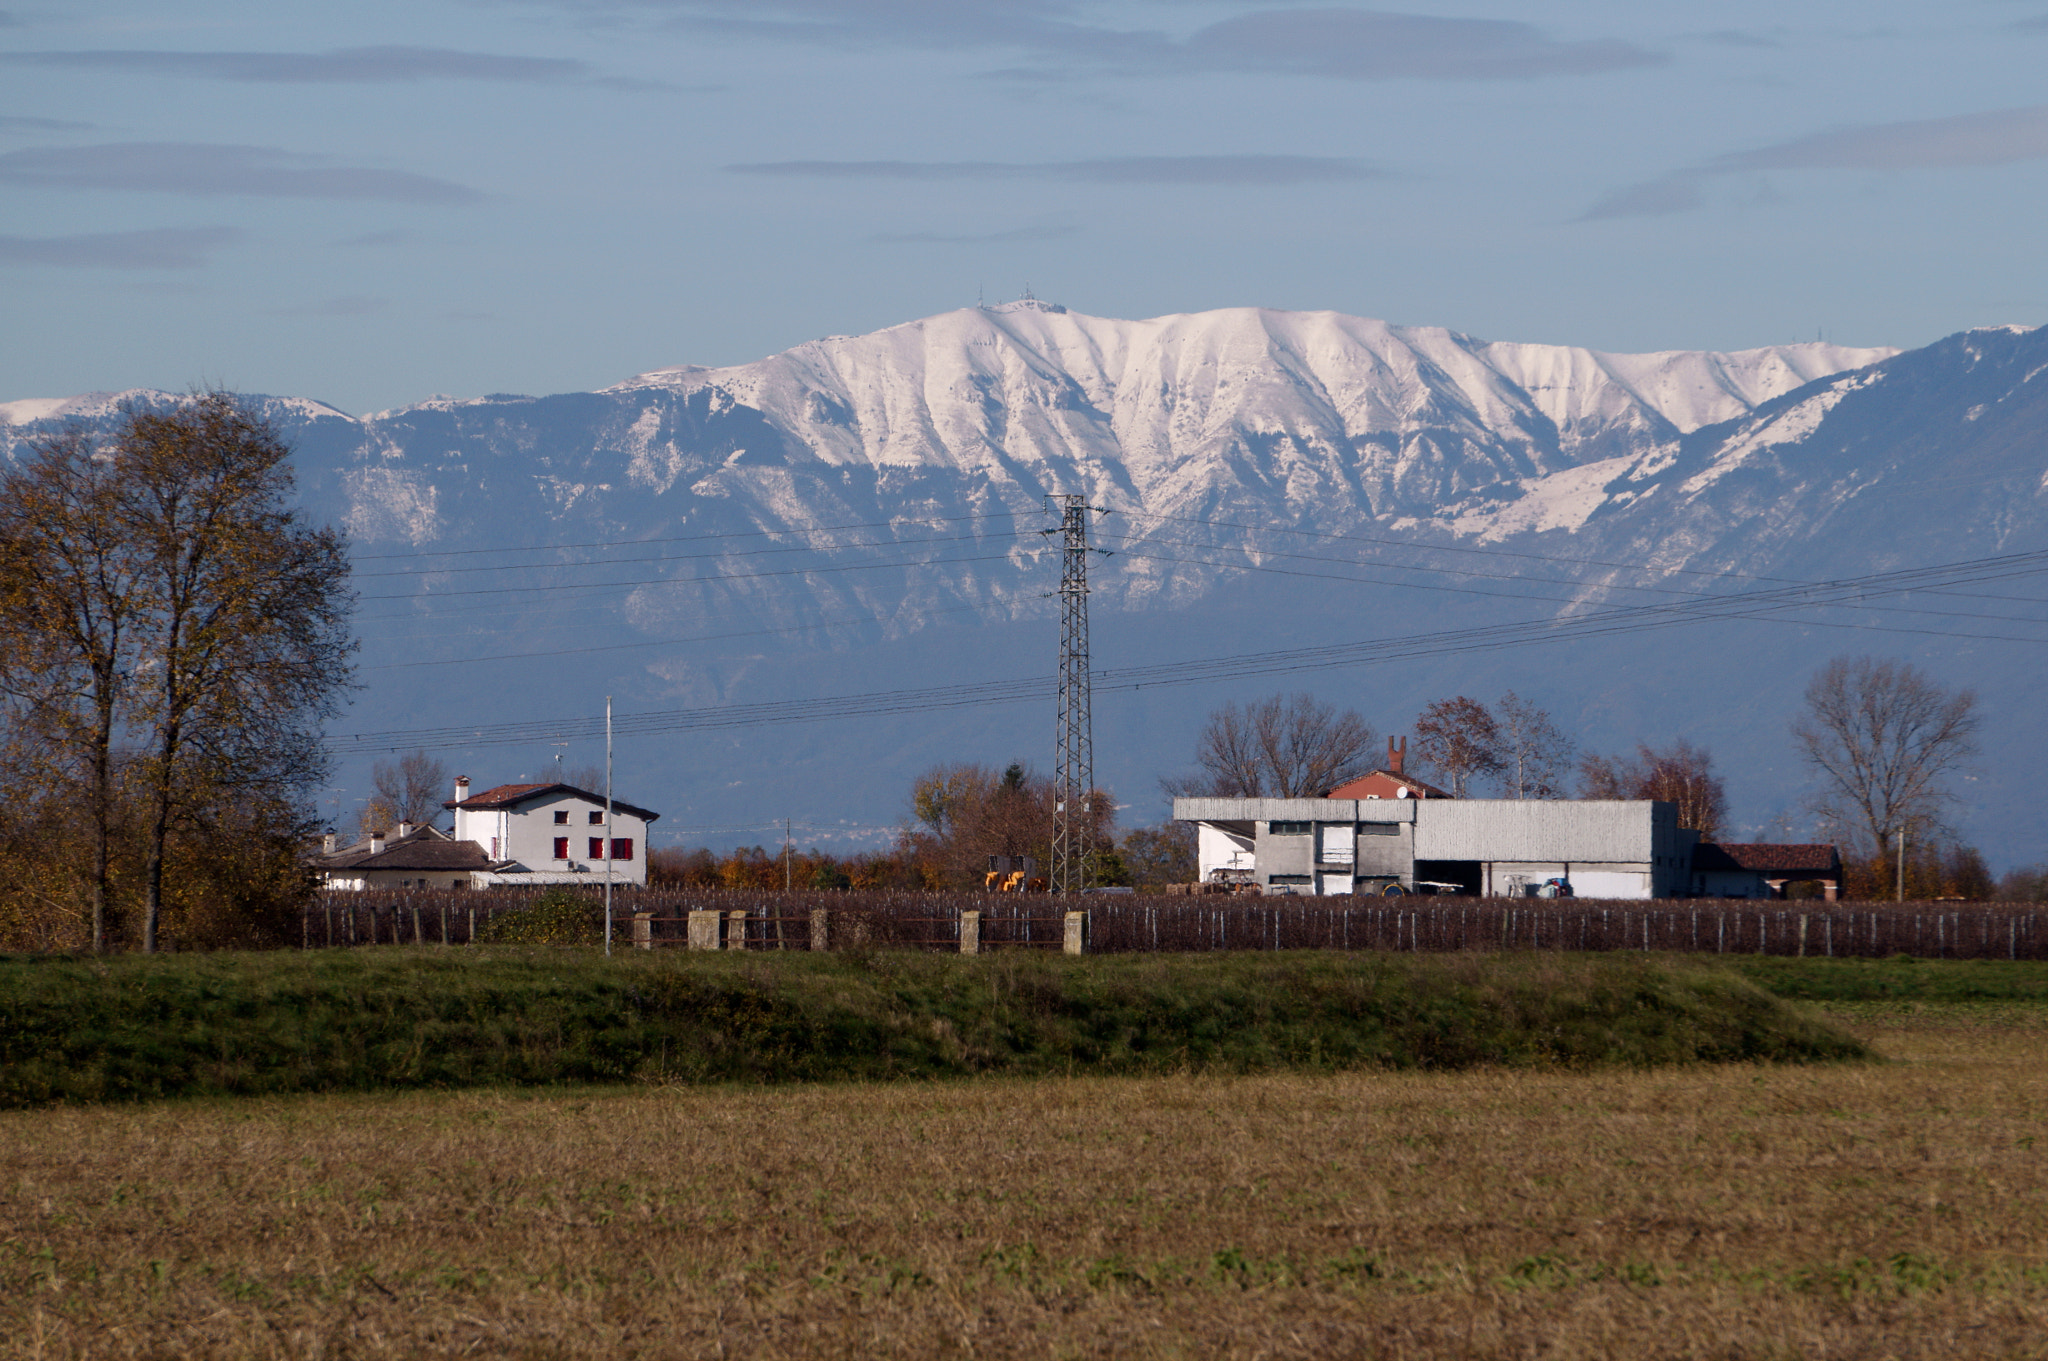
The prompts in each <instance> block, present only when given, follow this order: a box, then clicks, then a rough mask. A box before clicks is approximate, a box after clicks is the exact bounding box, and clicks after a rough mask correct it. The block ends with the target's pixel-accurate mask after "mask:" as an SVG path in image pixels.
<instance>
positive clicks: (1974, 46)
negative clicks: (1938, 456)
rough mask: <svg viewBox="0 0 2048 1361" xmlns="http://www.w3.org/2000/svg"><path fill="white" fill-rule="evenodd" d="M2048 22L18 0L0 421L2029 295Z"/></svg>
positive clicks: (1612, 13) (1799, 330)
mask: <svg viewBox="0 0 2048 1361" xmlns="http://www.w3.org/2000/svg"><path fill="white" fill-rule="evenodd" d="M2044 73H2048V0H1950V2H1949V3H1943V4H1935V3H1882V2H1879V3H1857V4H1846V3H1807V4H1800V5H1785V4H1783V3H1775V4H1765V3H1752V2H1751V0H1736V2H1735V3H1724V4H1714V5H1706V6H1701V5H1664V4H1647V5H1646V4H1642V3H1633V4H1624V3H1619V2H1618V0H1615V2H1613V3H1607V2H1604V0H1586V2H1584V3H1554V4H1513V5H1511V4H1504V3H1483V2H1478V0H1475V2H1473V3H1456V4H1419V3H1417V4H1411V5H1410V6H1409V7H1408V8H1405V9H1398V10H1396V9H1364V8H1357V7H1350V6H1343V5H1324V6H1308V5H1298V4H1283V3H1257V0H1215V2H1213V3H1211V2H1210V0H1125V2H1123V3H1093V0H987V2H986V3H975V2H974V0H745V2H744V3H741V2H740V0H407V3H402V4H398V3H394V4H350V3H345V2H342V3H332V4H328V5H322V6H302V5H279V4H276V3H275V2H274V0H272V2H271V3H254V2H253V0H219V3H178V2H177V0H152V2H151V3H142V0H125V3H124V2H121V0H105V2H103V0H61V3H58V2H57V0H0V300H4V301H0V323H4V325H0V400H6V399H12V398H19V397H39V396H59V395H66V394H70V393H76V392H83V391H88V390H95V389H118V388H125V387H133V386H154V387H167V388H174V389H175V388H183V387H188V386H191V385H193V384H195V383H224V384H227V385H229V386H232V387H236V388H239V389H241V390H244V391H250V392H271V393H282V394H291V395H298V396H306V397H314V398H318V399H321V400H325V401H329V402H333V403H334V404H336V405H338V406H340V407H342V408H343V409H345V410H349V411H358V412H360V411H367V410H374V409H380V408H384V407H390V406H395V405H400V404H403V403H405V402H409V401H413V400H417V399H419V398H422V397H425V396H427V395H429V394H432V393H452V394H457V395H477V394H482V393H486V392H555V391H565V390H572V389H579V388H589V387H597V386H602V385H604V384H607V383H610V382H615V381H617V380H619V379H621V378H624V377H626V376H628V375H630V374H632V373H635V372H638V371H641V370H645V369H649V368H654V367H659V366H662V365H669V364H677V363H703V364H720V363H734V362H743V361H746V360H749V359H754V358H758V357H760V356H761V355H764V354H768V353H772V352H775V351H777V350H781V349H784V348H787V347H788V346H790V345H793V344H796V343H798V342H800V341H803V340H807V339H811V338H813V337H816V336H819V335H826V334H835V333H857V332H862V331H867V330H872V329H875V328H877V327H881V326H886V325H890V324H893V323H895V322H898V321H903V320H907V319H910V318H912V317H917V316H922V315H926V314H929V313H932V312H936V311H941V310H944V309H946V308H949V307H956V306H962V305H967V304H971V303H972V302H974V301H975V299H976V297H977V294H978V292H985V294H986V296H987V297H988V299H989V300H990V301H995V300H999V299H1002V298H1008V297H1014V296H1016V295H1017V294H1018V293H1019V292H1020V291H1021V290H1022V289H1023V288H1024V286H1025V285H1026V284H1027V283H1028V284H1029V285H1030V286H1031V287H1032V288H1033V289H1034V290H1035V291H1036V292H1037V293H1038V294H1039V295H1040V296H1042V297H1048V298H1053V299H1056V300H1058V301H1061V302H1064V303H1066V304H1068V305H1069V306H1072V307H1074V308H1076V309H1078V310H1082V311H1087V312H1094V313H1098V314H1102V315H1109V316H1126V317H1133V316H1152V315H1158V314H1161V313H1167V312H1178V311H1193V310H1199V309H1203V308H1211V307H1221V306H1235V305H1261V306H1271V307H1287V308H1333V309H1336V310H1340V311H1345V312H1352V313H1358V314H1362V315H1367V316H1378V317H1385V318H1388V319H1390V320H1394V321H1398V322H1406V323H1415V324H1439V325H1447V326H1452V327H1455V328H1458V329H1460V330H1465V331H1469V332H1472V333H1475V334H1478V335H1481V336H1486V337H1489V338H1494V339H1502V340H1538V341H1556V342H1564V343H1573V344H1585V345H1592V346H1595V347H1598V348H1604V349H1613V350H1641V349H1666V348H1738V347H1742V346H1746V345H1758V344H1769V343H1775V342H1781V341H1786V340H1792V339H1810V338H1812V337H1814V336H1815V335H1816V334H1819V333H1821V332H1823V331H1824V332H1825V334H1826V336H1827V338H1828V339H1830V340H1838V341H1841V342H1844V343H1849V344H1859V345H1865V344H1867V345H1879V344H1893V345H1916V344H1921V343H1924V342H1926V341H1929V340H1932V339H1934V338H1936V337H1938V336H1940V335H1943V334H1946V333H1948V332H1951V331H1955V330H1958V329H1961V328H1963V327H1966V326H1972V325H1980V324H1991V323H2002V322H2023V323H2029V324H2037V323H2040V322H2042V321H2044V320H2048V280H2044V278H2043V271H2044V268H2048V266H2044V263H2043V261H2044V252H2043V250H2042V238H2043V234H2044V233H2043V226H2042V224H2043V223H2044V222H2048V75H2044Z"/></svg>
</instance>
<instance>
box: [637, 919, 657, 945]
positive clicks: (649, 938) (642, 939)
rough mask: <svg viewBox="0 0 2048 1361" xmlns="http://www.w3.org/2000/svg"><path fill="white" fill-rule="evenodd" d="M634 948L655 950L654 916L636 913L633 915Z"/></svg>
mask: <svg viewBox="0 0 2048 1361" xmlns="http://www.w3.org/2000/svg"><path fill="white" fill-rule="evenodd" d="M633 948H634V949H636V950H652V949H653V948H654V914H653V913H652V912H635V913H634V914H633Z"/></svg>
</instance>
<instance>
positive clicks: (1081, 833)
mask: <svg viewBox="0 0 2048 1361" xmlns="http://www.w3.org/2000/svg"><path fill="white" fill-rule="evenodd" d="M1046 509H1047V510H1048V511H1052V510H1057V511H1058V512H1059V516H1060V527H1059V528H1058V529H1047V530H1042V531H1040V532H1041V533H1044V534H1059V535H1062V536H1063V537H1064V543H1063V545H1062V547H1061V551H1060V590H1059V596H1060V714H1059V726H1058V728H1057V730H1056V733H1055V737H1054V740H1053V760H1052V765H1053V771H1052V783H1053V794H1052V797H1053V804H1052V866H1051V870H1052V874H1051V879H1052V891H1053V892H1054V893H1075V892H1078V891H1080V890H1081V889H1083V888H1086V887H1087V886H1088V885H1087V882H1086V881H1087V879H1088V877H1089V864H1088V850H1089V847H1088V836H1089V831H1090V828H1091V824H1092V822H1093V819H1092V817H1091V816H1090V814H1091V812H1092V810H1091V809H1090V807H1089V800H1090V799H1091V798H1092V797H1093V796H1094V792H1095V737H1094V720H1093V719H1092V718H1091V716H1090V715H1089V712H1088V706H1089V691H1088V682H1089V671H1088V665H1089V663H1088V554H1089V551H1090V550H1089V547H1088V513H1089V512H1090V511H1092V510H1095V509H1096V508H1095V507H1094V506H1091V505H1089V504H1088V501H1087V498H1086V497H1083V496H1079V495H1072V494H1069V495H1057V496H1047V497H1046ZM1097 513H1105V512H1097ZM1097 551H1099V550H1097Z"/></svg>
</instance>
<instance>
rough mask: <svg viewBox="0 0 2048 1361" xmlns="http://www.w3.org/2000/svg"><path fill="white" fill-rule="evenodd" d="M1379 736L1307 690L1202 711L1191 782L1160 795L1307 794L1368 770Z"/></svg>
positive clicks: (1279, 796)
mask: <svg viewBox="0 0 2048 1361" xmlns="http://www.w3.org/2000/svg"><path fill="white" fill-rule="evenodd" d="M1379 740H1380V739H1379V734H1378V733H1377V732H1375V731H1373V726H1372V724H1370V723H1368V722H1366V721H1365V719H1364V718H1362V717H1360V716H1359V714H1358V712H1357V711H1356V710H1353V709H1343V710H1339V709H1338V708H1337V707H1336V706H1335V705H1333V704H1328V703H1325V702H1324V701H1322V700H1319V699H1317V698H1316V697H1315V696H1313V695H1307V694H1298V695H1275V696H1273V697H1272V698H1271V699H1262V700H1259V701H1257V702H1255V703H1252V704H1247V705H1245V706H1244V707H1243V708H1239V707H1238V705H1237V704H1236V703H1235V702H1231V703H1226V704H1225V705H1224V706H1223V707H1222V708H1220V709H1218V710H1216V711H1215V712H1214V713H1212V714H1210V715H1209V721H1208V723H1207V724H1205V725H1204V726H1203V728H1202V732H1201V736H1200V737H1198V738H1197V739H1196V742H1195V764H1196V765H1197V766H1199V767H1200V768H1201V774H1200V775H1199V776H1197V777H1195V778H1193V779H1183V780H1177V781H1167V782H1165V783H1166V785H1167V792H1169V793H1180V794H1207V795H1213V796H1215V797H1219V798H1245V799H1258V798H1277V799H1308V798H1316V797H1318V796H1320V795H1322V794H1326V793H1328V792H1329V791H1330V790H1331V789H1334V788H1335V787H1336V786H1338V785H1340V784H1343V783H1344V782H1345V781H1346V780H1351V779H1356V778H1357V777H1358V776H1360V775H1364V774H1366V773H1367V772H1369V771H1370V770H1371V769H1372V768H1373V757H1374V755H1375V754H1376V749H1377V748H1378V746H1379Z"/></svg>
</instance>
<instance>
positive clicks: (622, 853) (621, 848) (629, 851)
mask: <svg viewBox="0 0 2048 1361" xmlns="http://www.w3.org/2000/svg"><path fill="white" fill-rule="evenodd" d="M632 858H633V838H632V837H629V836H615V837H613V838H612V859H614V860H631V859H632Z"/></svg>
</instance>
